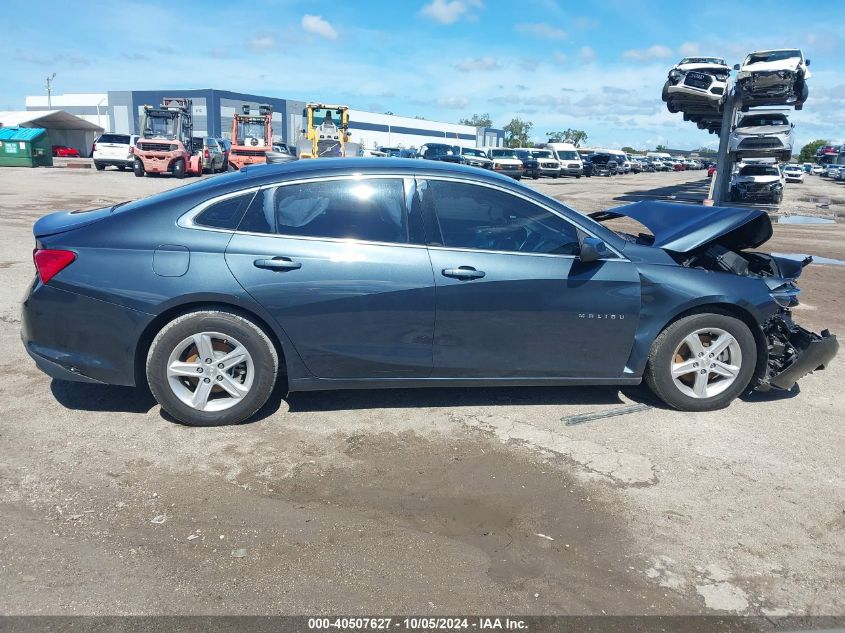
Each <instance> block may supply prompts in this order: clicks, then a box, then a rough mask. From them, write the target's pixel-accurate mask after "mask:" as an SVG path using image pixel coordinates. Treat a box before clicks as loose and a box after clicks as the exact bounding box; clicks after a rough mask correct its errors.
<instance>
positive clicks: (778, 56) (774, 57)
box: [745, 50, 801, 64]
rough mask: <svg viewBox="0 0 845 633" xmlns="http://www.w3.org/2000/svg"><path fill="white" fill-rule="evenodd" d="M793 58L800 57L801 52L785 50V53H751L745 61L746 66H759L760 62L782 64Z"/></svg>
mask: <svg viewBox="0 0 845 633" xmlns="http://www.w3.org/2000/svg"><path fill="white" fill-rule="evenodd" d="M793 57H801V51H798V50H787V51H768V52H763V53H751V55H749V56H748V57H747V58H746V59H745V63H746V64H759V63H762V62H782V61H784V60H785V59H792V58H793Z"/></svg>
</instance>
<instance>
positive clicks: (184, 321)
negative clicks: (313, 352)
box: [146, 310, 279, 426]
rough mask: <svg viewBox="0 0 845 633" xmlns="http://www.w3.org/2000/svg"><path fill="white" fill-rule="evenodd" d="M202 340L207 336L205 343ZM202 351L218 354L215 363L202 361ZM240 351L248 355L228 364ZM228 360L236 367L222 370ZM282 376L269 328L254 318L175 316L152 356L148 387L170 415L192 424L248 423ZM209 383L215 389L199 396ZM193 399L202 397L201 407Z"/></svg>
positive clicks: (208, 314) (222, 314)
mask: <svg viewBox="0 0 845 633" xmlns="http://www.w3.org/2000/svg"><path fill="white" fill-rule="evenodd" d="M197 336H203V338H202V339H200V343H199V344H197V343H196V342H195V341H196V340H197V339H196V338H195V337H197ZM202 347H206V350H204V351H205V354H208V353H211V354H212V355H213V356H214V358H213V359H212V362H211V363H207V362H205V359H203V358H202V355H203V354H201V353H200V351H201V348H202ZM238 349H242V350H243V352H244V355H243V356H242V357H241V356H235V357H234V358H232V359H230V360H226V356H230V355H231V353H232V352H235V351H236V350H238ZM218 361H222V363H220V362H218ZM228 362H231V363H232V364H231V366H228V367H224V368H222V369H221V364H223V363H228ZM194 367H196V370H197V373H196V375H197V378H196V379H194V378H193V376H194ZM173 370H175V372H174V371H173ZM199 370H203V371H201V372H200V371H199ZM278 373H279V357H278V354H277V353H276V348H275V346H274V345H273V343H272V341H271V340H270V338H269V337H268V336H267V334H266V333H265V332H264V330H262V329H261V328H260V327H258V326H257V325H256V324H255V323H253V322H252V321H250V320H249V319H246V318H244V317H242V316H239V315H237V314H233V313H231V312H224V311H220V310H203V311H197V312H189V313H188V314H184V315H182V316H180V317H177V318H175V319H174V320H172V321H171V322H170V323H168V324H167V325H165V326H164V327H163V328H162V329H161V331H160V332H159V333H158V334H157V335H156V337H155V338H154V339H153V342H152V344H151V345H150V350H149V353H148V354H147V364H146V375H147V383H148V384H149V386H150V391H152V394H153V396H154V397H155V399H156V400H157V401H158V403H159V404H160V405H161V408H162V409H164V410H165V411H166V412H167V413H169V414H170V415H171V416H173V417H174V418H176V419H177V420H179V421H180V422H183V423H184V424H189V425H191V426H221V425H224V424H238V423H240V422H243V421H244V420H247V419H248V418H250V417H251V416H252V415H254V414H255V412H256V411H258V410H259V409H260V408H261V407H262V406H264V404H265V403H266V402H267V400H268V399H269V397H270V394H271V393H272V392H273V388H274V387H275V385H276V377H277V375H278ZM199 376H203V377H202V379H200V378H199ZM203 384H205V385H212V386H211V387H205V388H204V389H203V391H201V392H199V393H198V390H199V389H200V386H201V385H203ZM224 387H225V388H224ZM230 390H232V391H234V392H235V394H237V396H236V395H234V394H233V393H232V391H230ZM203 396H204V398H205V399H203ZM192 398H198V403H197V405H192V404H190V401H191V399H192Z"/></svg>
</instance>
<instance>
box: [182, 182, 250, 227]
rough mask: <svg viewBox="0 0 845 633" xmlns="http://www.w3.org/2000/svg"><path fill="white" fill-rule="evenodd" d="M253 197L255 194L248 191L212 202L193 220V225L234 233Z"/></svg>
mask: <svg viewBox="0 0 845 633" xmlns="http://www.w3.org/2000/svg"><path fill="white" fill-rule="evenodd" d="M254 197H255V192H254V191H250V192H249V193H244V194H241V195H237V196H232V197H230V198H224V199H222V200H220V201H218V202H214V203H213V204H211V205H210V206H209V207H207V208H206V209H205V210H204V211H203V212H202V213H200V214H199V215H198V216H197V217H196V218H194V224H199V225H201V226H208V227H211V228H215V229H229V230H232V231H234V230H235V229H236V228H237V227H238V224H239V223H240V221H241V218H242V217H243V214H244V211H245V210H246V208H247V206H248V205H249V203H250V202H252V199H253V198H254Z"/></svg>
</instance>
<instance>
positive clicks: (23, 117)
mask: <svg viewBox="0 0 845 633" xmlns="http://www.w3.org/2000/svg"><path fill="white" fill-rule="evenodd" d="M0 125H2V126H3V127H43V128H48V129H52V130H91V131H94V132H102V131H103V128H101V127H100V126H99V125H95V124H94V123H91V122H90V121H86V120H85V119H82V118H80V117H78V116H75V115H73V114H70V113H68V112H65V111H64V110H8V111H5V112H0Z"/></svg>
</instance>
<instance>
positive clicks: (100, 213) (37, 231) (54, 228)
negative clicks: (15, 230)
mask: <svg viewBox="0 0 845 633" xmlns="http://www.w3.org/2000/svg"><path fill="white" fill-rule="evenodd" d="M113 209H114V207H103V208H102V209H91V210H85V211H57V212H56V213H50V214H49V215H45V216H43V217H41V218H39V219H38V220H36V222H35V225H34V226H33V227H32V233H33V234H34V235H35V237H36V238H39V237H46V236H48V235H55V234H57V233H64V232H65V231H70V230H73V229H78V228H80V227H83V226H88V225H89V224H94V222H99V221H100V220H102V219H104V218H107V217H109V215H111V212H112V210H113Z"/></svg>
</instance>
